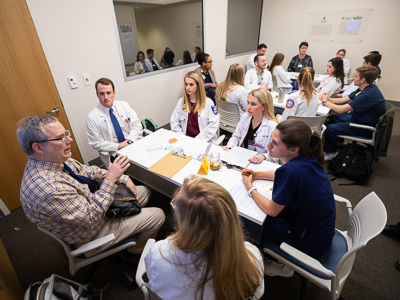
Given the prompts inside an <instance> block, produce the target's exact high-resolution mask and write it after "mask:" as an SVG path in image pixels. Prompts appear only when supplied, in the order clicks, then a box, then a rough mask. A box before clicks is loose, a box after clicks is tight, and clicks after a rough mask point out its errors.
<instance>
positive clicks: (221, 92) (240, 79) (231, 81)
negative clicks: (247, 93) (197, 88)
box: [215, 64, 244, 101]
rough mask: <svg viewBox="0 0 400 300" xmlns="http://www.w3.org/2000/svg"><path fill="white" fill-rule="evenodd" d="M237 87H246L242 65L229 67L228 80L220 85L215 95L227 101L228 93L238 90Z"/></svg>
mask: <svg viewBox="0 0 400 300" xmlns="http://www.w3.org/2000/svg"><path fill="white" fill-rule="evenodd" d="M235 85H241V86H244V68H243V66H242V65H241V64H233V65H231V66H230V67H229V70H228V74H226V79H225V81H224V82H221V83H220V84H218V86H217V90H216V91H215V95H216V96H217V97H218V98H220V99H221V100H224V101H226V94H227V92H228V91H230V92H232V91H233V90H234V89H235V88H236V87H235Z"/></svg>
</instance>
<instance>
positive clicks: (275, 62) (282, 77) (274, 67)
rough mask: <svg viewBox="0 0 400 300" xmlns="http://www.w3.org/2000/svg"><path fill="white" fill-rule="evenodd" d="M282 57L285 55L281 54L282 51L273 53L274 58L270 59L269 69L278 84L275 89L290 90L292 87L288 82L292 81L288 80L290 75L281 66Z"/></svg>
mask: <svg viewBox="0 0 400 300" xmlns="http://www.w3.org/2000/svg"><path fill="white" fill-rule="evenodd" d="M284 59H285V55H283V54H282V53H277V54H275V56H274V58H273V59H272V62H271V65H270V66H269V71H270V72H271V74H273V75H275V77H276V82H277V84H278V86H277V90H284V91H287V92H291V91H292V88H293V87H292V85H291V84H290V83H291V82H292V81H291V80H290V76H289V75H288V74H287V73H286V72H285V70H284V69H283V67H282V64H283V61H284Z"/></svg>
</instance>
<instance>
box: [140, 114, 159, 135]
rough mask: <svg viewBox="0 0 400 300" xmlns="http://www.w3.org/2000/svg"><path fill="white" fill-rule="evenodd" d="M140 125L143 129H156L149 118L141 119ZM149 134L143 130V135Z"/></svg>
mask: <svg viewBox="0 0 400 300" xmlns="http://www.w3.org/2000/svg"><path fill="white" fill-rule="evenodd" d="M141 123H142V127H143V129H147V130H150V131H152V132H154V131H156V130H157V125H156V123H154V121H153V120H152V119H151V118H146V119H143V120H142V122H141ZM146 135H149V134H148V133H147V132H143V136H146Z"/></svg>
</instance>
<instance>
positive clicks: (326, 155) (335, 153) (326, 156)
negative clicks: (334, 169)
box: [324, 152, 338, 161]
mask: <svg viewBox="0 0 400 300" xmlns="http://www.w3.org/2000/svg"><path fill="white" fill-rule="evenodd" d="M324 154H325V160H326V161H328V160H332V159H333V158H335V157H336V155H338V152H332V153H324Z"/></svg>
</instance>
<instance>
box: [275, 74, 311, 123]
mask: <svg viewBox="0 0 400 300" xmlns="http://www.w3.org/2000/svg"><path fill="white" fill-rule="evenodd" d="M314 75H315V71H314V69H313V68H310V67H306V68H303V69H301V71H300V74H299V88H300V89H299V90H298V91H297V92H295V93H293V94H290V95H289V97H288V100H287V101H286V108H285V110H284V111H283V114H282V115H276V118H277V119H278V122H282V121H285V120H286V119H287V117H289V116H299V117H315V116H316V115H317V110H318V106H319V100H318V96H317V90H316V89H315V88H314V84H313V80H314Z"/></svg>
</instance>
